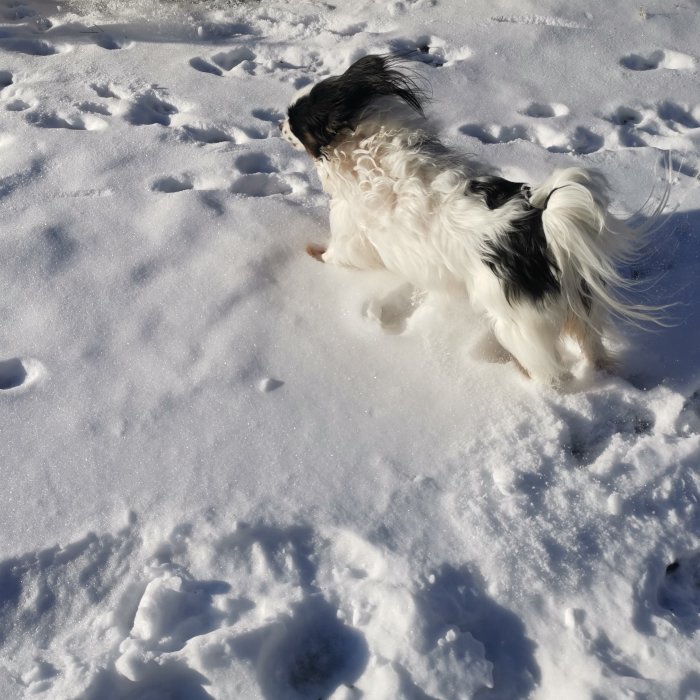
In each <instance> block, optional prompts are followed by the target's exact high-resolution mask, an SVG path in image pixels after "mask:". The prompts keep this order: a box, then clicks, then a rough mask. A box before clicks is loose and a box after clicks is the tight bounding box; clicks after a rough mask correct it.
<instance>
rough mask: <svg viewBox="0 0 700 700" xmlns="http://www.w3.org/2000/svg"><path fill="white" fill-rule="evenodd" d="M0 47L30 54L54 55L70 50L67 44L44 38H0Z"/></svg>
mask: <svg viewBox="0 0 700 700" xmlns="http://www.w3.org/2000/svg"><path fill="white" fill-rule="evenodd" d="M0 49H5V50H6V51H14V52H15V53H24V54H27V55H28V56H54V55H55V54H58V53H64V52H65V51H69V50H70V46H68V45H66V44H61V45H55V44H51V43H50V42H48V41H45V40H44V39H19V38H8V39H2V38H0Z"/></svg>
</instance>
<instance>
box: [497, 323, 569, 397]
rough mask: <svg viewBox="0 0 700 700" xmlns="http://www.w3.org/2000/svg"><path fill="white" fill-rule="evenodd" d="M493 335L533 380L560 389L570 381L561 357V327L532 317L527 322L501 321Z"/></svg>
mask: <svg viewBox="0 0 700 700" xmlns="http://www.w3.org/2000/svg"><path fill="white" fill-rule="evenodd" d="M493 331H494V333H495V335H496V338H498V341H499V342H500V343H501V345H502V346H503V347H504V348H505V349H506V350H507V351H508V352H509V353H510V354H511V355H512V356H513V358H514V359H515V361H516V363H517V365H518V366H519V367H520V369H522V370H523V371H524V372H525V373H526V374H527V375H529V376H530V377H531V378H533V379H536V380H538V381H541V382H543V383H544V384H554V385H557V384H561V383H562V382H565V381H566V380H567V379H568V378H569V377H570V375H569V373H568V372H567V371H566V370H565V368H564V366H563V365H562V362H561V359H560V357H559V350H558V342H559V335H560V325H559V324H558V323H555V322H553V321H552V320H547V319H545V318H543V317H542V316H539V315H536V314H535V313H533V314H531V315H530V317H529V318H527V319H522V318H519V319H518V320H515V319H507V320H506V319H504V318H498V319H497V320H496V321H495V323H494V326H493Z"/></svg>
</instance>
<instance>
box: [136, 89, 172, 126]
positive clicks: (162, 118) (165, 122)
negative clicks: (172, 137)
mask: <svg viewBox="0 0 700 700" xmlns="http://www.w3.org/2000/svg"><path fill="white" fill-rule="evenodd" d="M177 112H178V109H177V107H175V106H174V105H172V104H170V103H169V102H166V101H165V100H164V99H162V98H161V97H159V96H158V95H156V94H154V93H153V92H145V93H143V94H141V95H137V96H136V97H135V98H134V100H133V101H132V103H131V106H130V107H129V109H128V111H127V113H126V115H125V117H124V118H125V119H126V121H127V122H129V124H131V125H132V126H148V125H151V124H160V125H161V126H170V118H171V117H172V116H173V115H174V114H177Z"/></svg>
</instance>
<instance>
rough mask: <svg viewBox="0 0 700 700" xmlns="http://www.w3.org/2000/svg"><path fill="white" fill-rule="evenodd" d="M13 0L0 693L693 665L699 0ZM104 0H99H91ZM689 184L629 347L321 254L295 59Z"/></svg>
mask: <svg viewBox="0 0 700 700" xmlns="http://www.w3.org/2000/svg"><path fill="white" fill-rule="evenodd" d="M61 5H62V6H61V7H58V6H57V5H56V4H55V3H50V2H46V1H45V0H0V479H1V481H0V485H1V488H2V491H1V493H2V501H1V507H0V697H2V698H8V699H10V700H11V699H13V698H21V697H33V698H51V699H55V698H86V699H87V700H115V699H117V698H119V699H129V700H135V699H137V698H140V699H143V700H146V699H148V700H155V699H171V698H172V699H175V698H177V699H181V700H199V699H202V698H210V697H213V698H236V699H242V700H255V699H256V698H264V699H265V700H298V699H309V700H316V698H324V699H326V698H333V700H351V699H353V700H354V699H355V698H365V699H367V700H397V699H400V698H405V699H406V700H430V699H437V698H442V699H445V700H453V699H458V698H479V699H481V700H483V699H485V698H497V699H500V700H519V699H521V698H537V699H545V698H547V699H551V700H560V699H561V698H567V700H577V699H579V698H588V699H590V700H601V699H602V698H608V699H616V698H639V699H642V698H645V699H648V700H666V699H667V698H673V699H675V698H678V700H690V699H691V698H698V697H700V668H699V667H698V664H699V659H700V642H699V639H698V634H699V633H698V630H700V553H699V550H698V547H700V187H698V185H697V182H696V179H697V175H698V169H699V168H700V158H699V155H698V148H699V147H700V89H699V74H700V53H699V52H700V49H699V48H698V46H699V44H698V39H697V38H698V36H700V3H699V2H698V1H697V0H684V1H683V2H678V3H676V2H670V1H669V2H657V3H655V4H654V5H650V6H648V7H646V8H642V9H640V8H639V6H638V3H633V2H626V1H624V0H617V1H612V0H587V1H586V2H579V3H564V2H561V1H559V0H537V1H536V0H518V1H517V2H516V1H515V0H495V1H493V2H490V1H487V0H481V1H474V2H469V3H466V2H457V0H453V1H449V0H432V1H429V0H416V1H415V2H413V1H412V0H393V1H389V0H381V1H380V2H370V1H368V0H357V1H356V2H344V1H339V2H333V3H332V4H331V3H327V2H320V1H318V2H292V1H289V2H287V1H285V0H263V1H262V2H245V3H241V4H236V3H226V2H220V3H219V5H218V7H219V9H215V10H205V9H204V8H205V6H206V3H198V4H195V5H192V6H191V7H190V8H186V7H184V5H183V4H173V3H163V4H160V3H158V2H156V0H152V2H150V3H146V2H136V1H133V2H128V3H123V4H120V3H117V2H104V3H91V2H87V1H85V2H82V3H78V2H76V3H74V4H71V3H70V2H68V3H62V4H61ZM96 8H97V9H96ZM412 49H416V50H417V52H416V53H415V54H414V62H413V63H412V64H411V67H412V68H413V69H415V70H416V71H417V72H418V73H419V74H420V75H421V76H422V77H423V78H425V79H426V80H428V81H429V82H430V84H431V86H432V93H433V102H432V105H431V107H430V110H429V111H430V118H431V119H432V120H434V121H436V122H437V123H439V124H440V126H441V130H442V133H443V135H444V138H445V140H446V141H447V142H448V143H449V144H451V145H452V146H453V147H455V148H456V149H458V150H460V151H462V152H464V153H465V154H474V155H475V156H477V157H479V158H481V159H484V160H486V161H487V162H490V163H491V164H492V165H493V166H494V167H498V168H500V170H501V172H502V173H503V174H504V175H505V176H506V177H510V178H512V179H515V180H530V181H537V180H538V179H541V178H543V177H544V176H545V175H546V174H547V173H548V172H549V171H550V170H551V169H552V168H554V167H557V166H564V165H570V164H580V165H585V166H591V167H596V168H599V169H601V170H602V171H603V172H604V173H605V175H606V176H607V177H608V178H609V179H610V181H611V183H612V185H613V187H614V188H615V206H616V208H617V210H618V211H621V212H626V213H632V212H634V211H636V210H637V209H639V208H640V207H641V206H642V205H644V203H645V201H646V199H647V197H648V195H649V193H650V192H651V193H652V200H653V199H654V198H658V196H660V194H661V192H662V190H663V182H664V178H665V177H666V174H665V172H664V167H663V163H664V160H665V158H666V156H665V155H664V154H665V152H666V151H670V152H671V153H670V156H671V162H672V164H673V170H674V175H673V180H674V187H673V189H672V193H671V200H672V208H671V209H669V210H668V212H667V217H666V218H665V220H664V223H663V225H662V226H661V228H660V229H659V231H657V232H656V234H655V235H654V238H653V240H652V246H651V248H652V249H651V250H650V252H649V256H648V257H647V258H646V259H645V260H644V261H643V263H642V264H641V265H639V266H637V267H636V268H635V269H634V270H630V271H629V272H630V274H634V275H635V276H636V277H637V278H638V279H640V282H641V284H640V289H641V292H640V294H641V296H642V298H644V299H646V300H649V301H652V302H653V303H676V306H674V307H673V308H672V309H671V310H670V311H669V316H670V317H672V318H670V320H671V322H672V323H671V325H670V326H669V327H668V328H661V329H655V330H652V332H647V331H641V330H637V329H631V328H621V329H620V338H619V345H620V347H621V348H622V349H623V357H624V361H623V367H622V371H621V374H620V376H616V377H610V376H605V375H597V376H591V375H590V374H586V373H585V371H583V369H582V372H583V374H582V376H581V378H580V380H579V383H578V385H577V388H576V390H575V391H571V392H568V393H557V392H555V391H553V390H550V389H547V388H543V387H541V386H536V385H533V384H532V383H531V382H529V381H527V380H526V379H524V378H523V377H522V375H520V374H519V372H518V371H517V369H516V368H515V367H514V366H513V364H512V363H511V362H509V361H508V358H504V357H503V355H502V353H500V352H499V351H498V349H497V347H496V346H495V344H494V341H493V340H492V339H491V338H490V336H489V334H488V332H487V331H486V329H485V328H484V326H483V325H482V323H481V322H480V320H479V319H478V318H477V317H475V316H474V315H473V314H472V313H471V312H470V311H469V309H468V308H466V306H465V305H463V304H460V303H458V302H456V301H452V302H446V301H445V300H438V299H431V298H420V297H416V296H415V295H414V294H413V293H412V290H410V289H407V288H406V287H405V286H403V285H402V283H401V281H400V280H396V279H393V278H391V277H390V276H389V275H387V274H379V273H377V274H369V273H361V272H354V271H350V270H340V269H337V268H331V267H329V266H325V265H320V264H318V263H317V262H315V261H314V260H312V259H311V258H310V257H308V256H306V255H305V254H304V246H305V244H306V243H308V242H323V241H324V240H325V238H326V235H327V234H326V226H327V202H326V199H325V197H324V195H323V193H322V192H321V191H320V187H319V183H318V180H317V178H316V176H315V174H314V173H313V171H312V168H311V164H310V162H309V161H308V160H307V158H306V157H305V156H304V155H303V154H300V153H298V152H295V151H293V150H291V149H290V148H289V147H288V145H286V144H285V143H284V142H283V141H282V140H281V139H279V138H278V133H279V132H278V128H277V122H278V120H279V119H280V118H281V117H282V116H283V114H284V112H285V108H286V104H287V101H288V100H289V98H290V97H291V95H292V94H293V93H294V92H295V91H296V89H297V88H299V87H301V86H303V85H305V84H307V83H309V82H310V81H315V80H317V79H320V78H323V77H325V76H327V75H331V74H334V73H337V72H341V71H342V70H344V69H345V68H346V67H347V66H348V65H349V64H350V62H352V61H353V60H354V59H356V58H358V57H360V56H362V55H364V54H365V53H371V52H384V51H388V50H399V51H407V50H412Z"/></svg>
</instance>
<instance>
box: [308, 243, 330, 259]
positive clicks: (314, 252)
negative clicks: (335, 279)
mask: <svg viewBox="0 0 700 700" xmlns="http://www.w3.org/2000/svg"><path fill="white" fill-rule="evenodd" d="M325 252H326V247H325V246H323V245H320V244H318V243H309V244H308V245H307V246H306V253H307V254H308V255H310V256H311V257H312V258H314V259H315V260H318V261H319V262H323V254H324V253H325Z"/></svg>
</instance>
